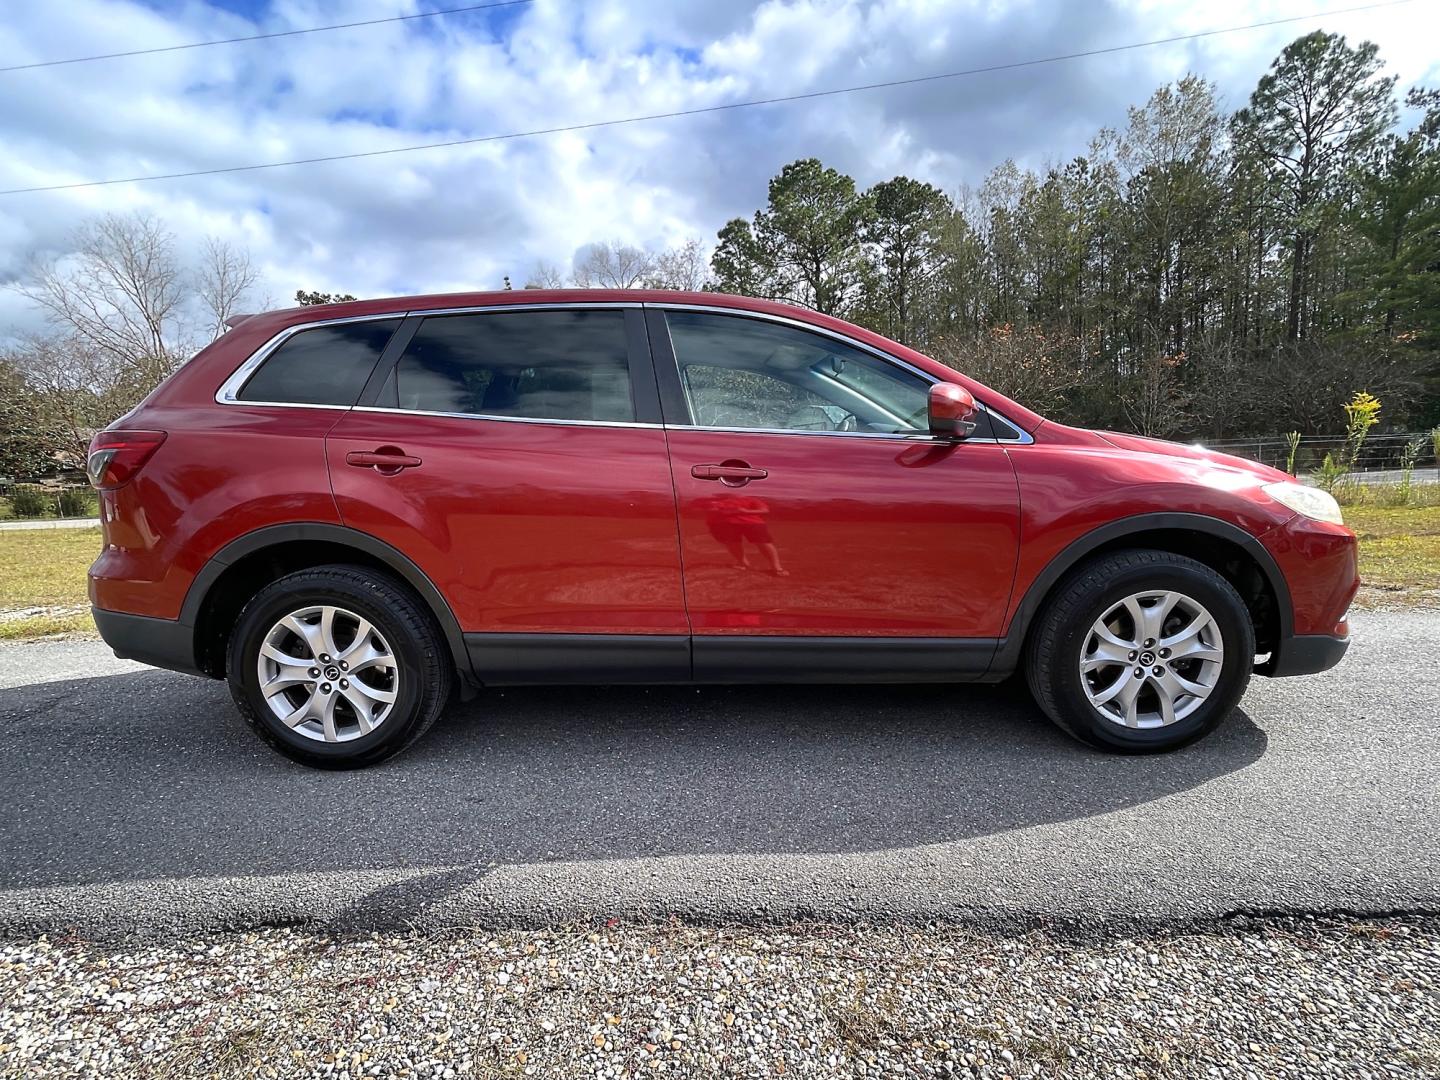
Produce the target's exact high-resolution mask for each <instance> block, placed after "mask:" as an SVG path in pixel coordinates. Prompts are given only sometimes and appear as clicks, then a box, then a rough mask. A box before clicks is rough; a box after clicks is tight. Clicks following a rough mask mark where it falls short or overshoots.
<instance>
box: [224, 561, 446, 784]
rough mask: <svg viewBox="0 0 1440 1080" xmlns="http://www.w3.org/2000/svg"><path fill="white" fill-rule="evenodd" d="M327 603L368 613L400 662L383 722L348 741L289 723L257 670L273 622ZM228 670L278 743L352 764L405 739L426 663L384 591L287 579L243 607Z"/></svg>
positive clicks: (419, 704)
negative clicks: (322, 738) (273, 705)
mask: <svg viewBox="0 0 1440 1080" xmlns="http://www.w3.org/2000/svg"><path fill="white" fill-rule="evenodd" d="M322 604H325V605H330V606H334V607H342V608H345V609H347V610H349V611H353V612H354V613H355V614H357V615H360V616H363V617H364V618H366V619H368V620H369V621H370V622H371V623H372V624H373V625H374V626H375V628H376V629H377V630H379V631H380V634H381V635H382V636H383V637H384V638H385V641H386V642H387V643H388V644H389V646H390V651H391V653H392V654H393V655H394V656H395V658H396V659H397V661H398V662H399V664H400V692H399V693H398V694H397V695H396V698H395V703H394V705H393V706H392V707H391V710H390V712H389V714H388V715H387V716H386V717H385V719H384V722H383V723H381V724H380V725H379V726H378V727H377V728H376V729H375V730H374V731H372V732H371V733H370V734H368V735H363V736H361V737H360V738H358V739H351V740H348V741H346V742H336V743H326V742H318V741H316V740H314V739H309V738H306V737H305V736H304V735H301V734H298V733H297V732H295V731H292V730H291V729H290V728H288V727H286V726H285V724H284V723H283V722H282V721H281V720H280V718H279V717H277V716H276V715H275V714H274V713H273V712H272V711H271V709H270V705H269V703H268V702H267V701H266V700H265V696H264V695H263V694H262V693H261V692H260V676H259V673H258V671H257V670H256V663H257V660H258V659H259V655H260V646H261V644H262V643H263V642H264V639H265V635H266V634H267V633H268V632H269V630H270V628H271V627H272V626H274V625H275V623H276V622H278V621H279V620H280V619H281V618H283V617H284V616H285V615H288V614H289V613H290V612H292V611H297V610H299V609H301V608H305V607H312V606H318V605H322ZM227 670H228V672H229V682H230V686H231V690H232V692H233V693H234V694H235V695H236V696H237V698H243V701H244V704H245V705H246V706H248V713H249V716H247V719H250V720H251V722H252V724H254V725H255V726H256V727H257V728H258V729H259V730H260V733H261V734H262V735H263V736H264V737H265V738H266V739H267V740H268V741H270V742H271V743H272V744H273V745H275V746H276V747H277V749H280V750H281V751H282V752H283V753H285V754H286V755H287V756H289V757H292V758H295V759H297V760H300V761H303V762H305V763H306V764H310V765H318V766H321V767H325V766H330V767H337V768H339V767H346V768H348V767H354V766H356V765H362V764H365V763H367V762H368V761H370V760H378V759H380V758H383V757H386V756H388V754H389V752H390V749H391V747H393V746H396V745H403V744H404V742H405V741H406V739H407V737H408V735H409V733H410V731H411V730H412V729H413V728H414V727H415V725H416V724H417V723H418V722H420V720H421V717H422V714H423V709H424V686H423V684H422V680H423V678H424V674H423V673H424V671H425V663H424V655H423V651H422V648H421V645H420V644H419V643H418V642H417V641H415V640H414V638H413V636H412V635H411V634H410V633H408V632H407V631H406V629H405V628H404V627H403V625H402V624H401V623H400V622H399V620H398V619H396V618H395V616H394V615H393V614H392V613H391V612H390V611H389V610H388V609H387V608H386V606H385V605H384V603H383V602H382V598H381V597H380V596H379V595H372V594H371V593H370V592H368V591H366V590H363V589H357V588H355V587H354V586H353V585H351V584H350V583H349V582H344V581H335V582H333V583H330V584H325V585H323V586H322V585H320V584H318V583H317V584H315V585H304V586H298V587H297V586H294V585H289V584H288V583H287V582H285V581H284V580H283V579H282V580H280V581H277V582H275V583H273V584H272V585H270V586H267V587H266V588H265V589H263V590H261V591H260V592H259V593H258V594H257V595H256V596H255V598H254V599H253V600H252V601H251V602H250V603H249V604H248V605H247V606H246V608H245V610H244V611H243V612H242V613H241V616H240V621H239V623H238V624H237V626H236V632H235V634H234V635H233V637H232V639H231V646H230V657H229V663H228V665H227Z"/></svg>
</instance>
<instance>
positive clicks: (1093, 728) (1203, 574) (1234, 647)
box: [1025, 551, 1255, 754]
mask: <svg viewBox="0 0 1440 1080" xmlns="http://www.w3.org/2000/svg"><path fill="white" fill-rule="evenodd" d="M1149 589H1156V590H1159V589H1166V590H1173V591H1175V592H1179V593H1183V594H1184V595H1185V596H1188V597H1190V598H1191V599H1193V600H1195V601H1197V602H1198V603H1200V604H1202V605H1204V607H1205V609H1206V610H1207V611H1208V612H1209V613H1210V614H1211V616H1212V617H1213V618H1214V620H1215V622H1216V624H1217V625H1218V626H1219V629H1220V634H1221V638H1222V641H1223V644H1224V656H1223V659H1222V660H1221V661H1220V674H1219V677H1218V679H1217V680H1216V682H1215V685H1214V687H1213V689H1212V690H1211V691H1210V695H1209V697H1208V698H1206V699H1205V700H1204V701H1203V703H1202V704H1201V705H1200V706H1199V708H1197V709H1195V710H1194V711H1193V712H1191V713H1190V714H1189V715H1188V716H1184V717H1182V718H1181V719H1179V720H1177V721H1175V722H1174V723H1171V724H1168V725H1166V726H1163V727H1155V728H1148V729H1139V728H1128V727H1125V726H1123V725H1122V724H1121V723H1119V722H1117V721H1115V720H1111V719H1107V718H1106V717H1104V716H1102V715H1100V712H1099V711H1098V710H1097V709H1096V707H1095V706H1093V705H1091V703H1090V700H1089V698H1088V696H1087V695H1086V693H1085V688H1084V686H1083V685H1082V683H1081V680H1082V675H1081V674H1080V667H1079V665H1080V660H1081V658H1082V655H1083V650H1084V649H1085V648H1086V642H1087V639H1088V637H1089V634H1090V628H1091V627H1092V626H1093V625H1094V623H1095V621H1096V620H1097V619H1099V618H1100V617H1101V616H1102V615H1104V614H1105V612H1106V611H1108V610H1109V609H1110V608H1111V607H1112V606H1113V605H1115V604H1117V603H1119V602H1120V601H1122V600H1124V599H1125V598H1126V597H1127V596H1130V595H1132V594H1134V593H1136V592H1142V591H1145V590H1149ZM1254 661H1255V628H1254V626H1253V624H1252V623H1251V621H1250V615H1249V612H1248V611H1247V610H1246V608H1245V602H1244V601H1243V600H1242V599H1241V598H1240V594H1239V593H1237V592H1236V591H1235V588H1234V586H1232V585H1231V584H1230V583H1229V582H1228V581H1226V580H1225V579H1224V578H1223V577H1221V576H1220V575H1219V574H1217V573H1216V572H1215V571H1214V570H1212V569H1210V568H1209V567H1208V566H1206V565H1204V564H1203V563H1199V562H1196V561H1195V560H1194V559H1187V558H1185V557H1184V556H1182V555H1174V554H1171V553H1170V552H1168V551H1117V552H1113V553H1111V554H1108V555H1103V556H1100V557H1098V558H1096V559H1094V560H1093V561H1091V562H1089V563H1086V564H1085V565H1083V566H1081V567H1080V568H1079V569H1078V570H1076V571H1074V572H1073V573H1072V574H1071V575H1070V576H1069V577H1068V578H1066V579H1065V580H1064V581H1063V582H1062V583H1061V584H1060V586H1059V587H1058V588H1057V589H1056V591H1055V593H1054V594H1053V595H1052V596H1051V597H1050V598H1049V600H1048V602H1047V604H1046V606H1045V608H1044V609H1043V610H1042V611H1041V612H1040V614H1039V617H1038V619H1037V622H1036V625H1035V627H1034V629H1033V630H1032V632H1031V634H1030V639H1029V644H1028V648H1027V651H1026V657H1025V675H1026V680H1027V681H1028V682H1029V684H1030V690H1031V693H1033V694H1034V696H1035V700H1036V702H1037V703H1038V704H1039V706H1040V708H1041V709H1042V710H1043V711H1044V712H1045V715H1047V716H1048V717H1050V719H1051V720H1053V721H1054V722H1055V723H1056V724H1057V725H1058V726H1059V727H1060V728H1061V729H1062V730H1063V731H1065V732H1067V733H1068V734H1070V735H1072V736H1074V737H1075V738H1077V739H1079V740H1080V741H1081V742H1085V743H1088V744H1089V745H1091V746H1094V747H1097V748H1098V749H1102V750H1110V751H1115V752H1118V753H1126V754H1154V753H1163V752H1165V751H1168V750H1177V749H1179V748H1180V747H1182V746H1186V745H1188V744H1190V743H1192V742H1194V741H1195V740H1196V739H1199V738H1201V737H1203V736H1205V735H1207V734H1209V733H1210V732H1211V731H1213V730H1214V729H1215V727H1216V726H1217V725H1219V724H1220V722H1221V721H1222V720H1224V719H1225V718H1226V717H1227V716H1229V715H1230V713H1231V711H1232V710H1233V709H1234V708H1235V705H1236V703H1237V702H1239V700H1240V696H1241V695H1242V694H1243V693H1244V692H1245V687H1246V686H1247V685H1248V684H1249V682H1250V673H1251V670H1252V668H1253V666H1254Z"/></svg>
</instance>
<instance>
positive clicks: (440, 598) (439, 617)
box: [179, 521, 473, 684]
mask: <svg viewBox="0 0 1440 1080" xmlns="http://www.w3.org/2000/svg"><path fill="white" fill-rule="evenodd" d="M295 541H320V542H325V543H331V544H339V545H342V546H345V547H352V548H355V549H356V550H358V551H361V552H363V553H364V554H366V555H369V556H371V557H372V558H375V559H377V560H379V561H380V562H381V563H383V564H384V565H385V566H386V567H388V568H389V569H390V570H392V571H394V572H395V574H397V575H398V576H399V577H400V578H401V579H402V580H403V581H405V582H406V583H407V584H408V585H409V586H410V587H411V588H413V589H414V590H415V591H416V592H417V593H419V594H420V598H421V599H422V600H423V601H424V602H425V605H426V606H427V607H428V608H429V609H430V612H431V614H433V615H434V616H435V620H436V622H438V623H439V624H440V631H441V633H443V634H444V635H445V643H446V645H448V646H449V649H450V654H451V656H452V658H453V659H454V662H455V670H456V672H457V673H458V674H459V675H460V677H461V680H462V682H464V683H467V684H469V683H472V682H473V674H472V671H471V666H470V654H469V653H468V651H467V650H466V648H465V638H464V636H463V635H462V634H461V632H460V623H459V620H457V619H456V618H455V613H454V612H453V611H451V610H450V604H449V602H448V601H446V599H445V597H444V595H443V594H442V593H441V592H440V590H439V589H437V588H436V587H435V585H434V583H433V582H431V580H430V578H429V577H428V576H427V575H426V574H425V571H423V570H421V569H420V567H418V566H416V565H415V563H414V562H412V561H411V560H410V558H409V556H407V555H405V554H404V553H403V552H401V551H399V550H398V549H397V548H394V547H391V546H390V545H389V544H387V543H385V541H383V540H380V539H378V538H376V537H374V536H371V535H370V534H369V533H365V532H361V531H360V530H358V529H352V528H349V527H347V526H345V525H333V524H329V523H327V522H320V521H304V522H292V523H288V524H283V525H267V526H265V527H264V528H261V529H256V530H255V531H254V532H248V533H245V534H244V535H243V536H239V537H236V538H235V539H234V540H231V541H230V542H229V543H228V544H226V545H225V546H224V547H222V548H221V549H220V550H219V551H217V552H216V553H215V554H214V555H212V556H211V557H210V560H209V561H208V562H207V563H206V564H205V565H204V566H203V567H201V569H200V572H199V573H198V574H196V575H195V580H194V581H192V582H191V583H190V589H189V591H188V592H186V594H185V602H184V604H182V605H181V608H180V620H179V621H180V623H181V624H182V625H184V626H187V627H190V628H191V629H192V630H193V629H194V628H196V627H197V626H199V623H200V612H201V610H202V609H203V608H204V605H205V600H206V598H207V597H208V596H209V594H210V590H211V589H212V588H213V587H214V585H215V582H216V581H218V580H219V578H220V575H221V574H223V573H224V572H225V571H226V570H228V569H229V568H230V567H231V566H233V565H234V564H235V563H237V562H239V561H240V560H241V559H243V558H245V557H246V556H249V555H254V554H256V553H257V552H260V551H264V550H265V549H266V548H270V547H275V546H277V545H280V544H287V543H293V542H295Z"/></svg>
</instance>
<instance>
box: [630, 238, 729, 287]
mask: <svg viewBox="0 0 1440 1080" xmlns="http://www.w3.org/2000/svg"><path fill="white" fill-rule="evenodd" d="M711 280H712V279H711V277H710V256H709V254H708V253H707V252H706V250H705V246H704V245H703V244H702V243H700V241H699V240H697V239H695V238H694V237H691V238H690V239H689V240H686V241H685V243H683V244H681V245H679V246H678V247H672V248H666V249H665V250H664V251H662V252H660V253H659V254H658V255H656V256H655V257H654V259H653V264H652V266H651V269H650V273H649V275H648V276H647V278H646V282H645V283H646V284H647V285H648V286H649V287H650V288H652V289H679V290H682V291H684V292H699V291H700V290H702V289H704V288H705V287H706V286H707V285H709V284H710V282H711Z"/></svg>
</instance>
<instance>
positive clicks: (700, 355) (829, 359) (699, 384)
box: [666, 311, 930, 434]
mask: <svg viewBox="0 0 1440 1080" xmlns="http://www.w3.org/2000/svg"><path fill="white" fill-rule="evenodd" d="M666 320H667V322H668V323H669V327H670V340H671V343H672V344H673V346H674V348H675V359H676V362H677V363H678V364H679V366H680V379H681V382H682V384H683V385H684V388H685V394H686V397H687V399H688V400H689V403H690V415H691V418H692V419H693V421H694V423H696V424H699V425H701V426H704V427H736V428H771V429H779V430H787V431H861V432H880V433H887V434H897V433H899V434H918V433H923V432H925V431H927V430H928V426H929V425H928V420H927V417H926V412H927V401H928V394H929V388H930V384H929V383H928V382H927V381H926V380H925V379H923V378H921V377H920V376H918V375H916V374H914V373H913V372H909V371H905V370H903V369H902V368H899V367H897V366H895V365H894V364H890V363H887V362H886V361H884V360H882V359H880V358H879V357H877V356H873V355H871V354H870V353H867V352H863V351H862V350H860V349H856V348H852V347H851V346H849V345H846V344H844V343H843V342H840V341H837V340H835V339H834V338H830V337H826V336H824V335H823V334H815V333H811V332H810V331H808V330H800V329H797V328H795V327H792V326H783V325H780V324H777V323H771V322H765V321H763V320H759V319H746V318H743V317H739V316H732V315H714V314H710V313H707V312H693V311H670V312H667V313H666Z"/></svg>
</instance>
